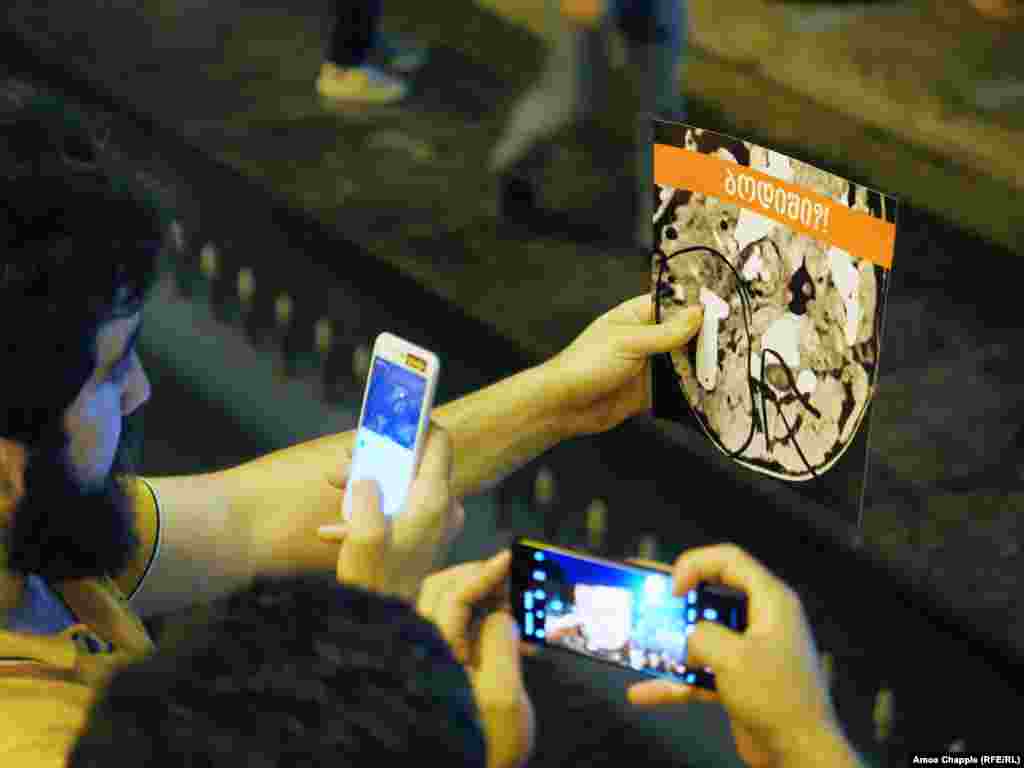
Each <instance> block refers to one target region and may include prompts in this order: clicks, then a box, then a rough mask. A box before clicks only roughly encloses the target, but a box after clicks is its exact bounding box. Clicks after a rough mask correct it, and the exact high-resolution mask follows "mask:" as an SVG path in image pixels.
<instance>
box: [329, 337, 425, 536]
mask: <svg viewBox="0 0 1024 768" xmlns="http://www.w3.org/2000/svg"><path fill="white" fill-rule="evenodd" d="M440 368H441V364H440V362H439V361H438V359H437V355H435V354H434V353H433V352H430V351H428V350H426V349H423V348H421V347H417V346H416V345H414V344H412V343H411V342H408V341H406V340H404V339H401V338H399V337H398V336H395V335H394V334H391V333H382V334H380V335H379V336H378V337H377V339H376V341H375V342H374V345H373V356H372V358H371V360H370V372H369V375H368V376H367V379H366V390H365V392H364V393H363V404H362V407H361V409H360V413H359V427H358V429H357V430H356V441H355V446H354V448H353V453H352V464H351V467H350V469H349V474H348V485H347V488H346V490H345V498H344V500H343V502H342V504H343V506H342V509H343V515H344V517H345V519H346V520H349V519H351V515H352V508H351V504H352V500H351V495H352V488H353V486H354V485H355V484H356V483H357V482H358V481H359V480H361V479H363V478H364V477H369V478H372V479H373V480H375V481H376V482H377V487H378V493H379V496H380V507H381V510H382V511H383V513H384V516H385V517H386V518H388V519H389V520H390V519H393V518H394V517H395V515H397V514H398V512H399V511H400V510H401V509H402V507H403V505H404V504H405V501H406V497H407V495H408V493H409V486H410V485H412V481H413V478H414V477H415V475H416V469H417V467H418V466H419V462H420V458H421V457H422V455H423V445H424V442H425V436H426V432H427V426H428V424H429V423H430V413H431V411H432V410H433V407H434V394H435V392H436V391H437V380H438V377H439V375H440Z"/></svg>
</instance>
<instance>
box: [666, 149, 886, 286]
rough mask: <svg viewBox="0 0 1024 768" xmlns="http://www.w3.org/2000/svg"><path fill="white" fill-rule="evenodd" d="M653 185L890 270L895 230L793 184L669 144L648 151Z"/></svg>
mask: <svg viewBox="0 0 1024 768" xmlns="http://www.w3.org/2000/svg"><path fill="white" fill-rule="evenodd" d="M654 183H655V184H657V185H659V186H667V187H676V188H681V189H688V190H690V191H692V192H699V193H701V194H705V195H711V196H712V197H717V198H719V199H722V200H732V201H734V202H736V203H737V204H738V205H740V206H742V207H744V208H748V209H750V210H751V211H754V212H755V213H759V214H761V215H762V216H766V217H768V218H771V219H774V220H775V221H778V222H779V223H780V224H785V225H786V226H788V227H790V228H792V229H793V231H795V232H800V233H802V234H805V235H810V236H811V237H813V238H816V239H818V240H825V241H827V242H829V243H831V244H832V245H834V246H836V247H837V248H841V249H842V250H844V251H846V252H847V253H849V254H850V255H851V256H853V257H855V258H861V259H868V260H869V261H871V262H872V263H874V264H877V265H878V266H880V267H884V268H885V269H891V268H892V257H893V251H894V249H895V247H896V225H895V224H890V223H889V222H887V221H883V220H882V219H876V218H875V217H874V216H871V215H869V214H867V213H862V212H861V211H854V210H851V209H849V208H847V207H846V206H845V205H843V204H842V203H837V202H836V201H835V200H832V199H831V198H828V197H825V196H824V195H819V194H818V193H817V192H813V191H812V190H810V189H808V188H807V187H803V186H801V185H799V184H791V183H790V182H787V181H783V180H782V179H777V178H775V177H774V176H770V175H768V174H767V173H762V172H760V171H757V170H754V169H753V168H748V167H747V166H744V165H738V164H736V163H731V162H729V161H728V160H723V159H722V158H720V157H715V156H714V155H705V154H703V153H701V152H694V151H692V150H689V149H684V148H682V147H674V146H671V145H669V144H655V145H654Z"/></svg>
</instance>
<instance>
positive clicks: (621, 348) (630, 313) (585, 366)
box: [542, 294, 704, 435]
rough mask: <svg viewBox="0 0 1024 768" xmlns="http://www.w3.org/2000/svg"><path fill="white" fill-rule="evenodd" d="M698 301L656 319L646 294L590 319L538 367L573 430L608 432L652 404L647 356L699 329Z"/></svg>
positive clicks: (700, 311) (688, 337)
mask: <svg viewBox="0 0 1024 768" xmlns="http://www.w3.org/2000/svg"><path fill="white" fill-rule="evenodd" d="M703 317H704V316H703V309H702V307H700V306H694V307H690V308H688V309H685V310H683V311H682V312H680V313H679V314H678V315H676V316H675V317H673V318H672V320H671V321H667V322H664V323H659V324H656V323H655V322H654V305H653V303H652V302H651V297H650V295H649V294H644V295H642V296H637V297H636V298H633V299H630V300H628V301H625V302H623V303H622V304H620V305H619V306H617V307H615V308H614V309H612V310H610V311H608V312H606V313H605V314H603V315H601V317H599V318H597V320H595V321H594V322H592V323H591V324H590V325H589V326H588V327H587V328H586V330H584V331H583V333H581V334H580V335H579V336H577V337H576V339H575V340H574V341H573V342H572V343H571V344H570V345H569V346H568V347H566V348H565V349H564V350H562V351H561V352H559V353H558V354H557V355H555V357H553V358H552V359H551V360H549V361H548V362H546V363H544V365H543V366H542V367H544V368H546V369H547V371H548V373H549V374H550V376H551V380H552V381H553V382H554V384H553V386H554V393H555V394H554V397H556V398H558V400H557V402H558V403H559V405H560V411H561V412H563V413H565V414H568V418H569V420H570V431H571V434H574V435H590V434H596V433H598V432H606V431H607V430H609V429H612V428H613V427H616V426H618V425H619V424H621V423H622V422H623V421H625V420H626V419H628V418H630V417H632V416H636V415H638V414H641V413H646V412H648V411H650V409H651V403H652V399H651V386H650V378H651V376H650V356H651V355H655V354H661V353H665V352H671V351H672V350H674V349H679V348H681V347H683V346H685V345H686V344H687V343H688V342H689V341H690V340H691V339H693V337H694V336H696V335H697V332H698V331H699V330H700V326H701V322H702V321H703Z"/></svg>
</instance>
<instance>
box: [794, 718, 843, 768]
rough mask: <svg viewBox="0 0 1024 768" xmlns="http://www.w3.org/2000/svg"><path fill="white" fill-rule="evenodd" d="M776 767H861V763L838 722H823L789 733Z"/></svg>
mask: <svg viewBox="0 0 1024 768" xmlns="http://www.w3.org/2000/svg"><path fill="white" fill-rule="evenodd" d="M791 736H792V739H791V740H790V742H789V744H788V748H787V749H786V750H785V753H784V754H783V755H782V759H781V760H780V761H779V768H812V767H814V768H817V766H821V768H826V767H827V768H862V766H863V764H862V763H861V761H860V757H859V756H858V755H857V752H856V750H855V749H854V748H853V745H852V744H850V742H849V740H848V739H847V738H846V734H844V733H843V729H842V727H841V726H840V725H839V724H838V723H823V724H820V725H818V726H817V727H815V728H810V729H806V730H798V731H796V732H794V733H792V734H791Z"/></svg>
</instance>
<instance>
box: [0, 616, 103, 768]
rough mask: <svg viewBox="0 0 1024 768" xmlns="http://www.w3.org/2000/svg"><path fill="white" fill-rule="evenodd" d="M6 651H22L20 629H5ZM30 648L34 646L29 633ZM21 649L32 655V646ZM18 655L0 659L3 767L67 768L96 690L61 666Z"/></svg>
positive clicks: (0, 747)
mask: <svg viewBox="0 0 1024 768" xmlns="http://www.w3.org/2000/svg"><path fill="white" fill-rule="evenodd" d="M3 634H4V635H5V636H6V637H5V646H6V647H7V650H6V651H5V653H6V654H8V655H9V654H11V653H18V650H17V642H16V640H17V638H13V637H11V636H13V635H16V634H18V633H12V632H4V633H3ZM27 640H28V642H26V643H25V645H26V646H28V645H30V644H31V637H30V636H28V637H27ZM22 653H24V654H25V655H26V656H28V655H29V654H30V653H31V650H30V649H28V648H26V649H25V650H24V651H23V652H22ZM18 664H19V660H18V659H7V660H0V710H2V711H3V713H4V715H3V717H2V718H0V765H12V766H13V765H17V766H19V768H37V767H39V768H42V766H64V765H65V763H66V760H67V755H68V753H69V751H70V750H71V748H72V747H73V745H74V743H75V739H76V738H77V736H78V733H79V731H80V730H81V728H82V726H83V725H84V724H85V721H86V718H87V716H88V712H89V708H90V706H91V705H92V701H93V698H94V696H95V693H96V692H95V689H94V688H92V687H91V686H87V685H83V684H81V683H80V682H77V681H74V680H72V679H70V678H66V677H64V676H63V675H61V674H60V671H59V669H56V668H53V667H50V666H48V665H44V664H39V663H36V664H31V663H26V662H24V661H21V662H20V664H21V666H22V667H24V669H21V668H19V666H18Z"/></svg>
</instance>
